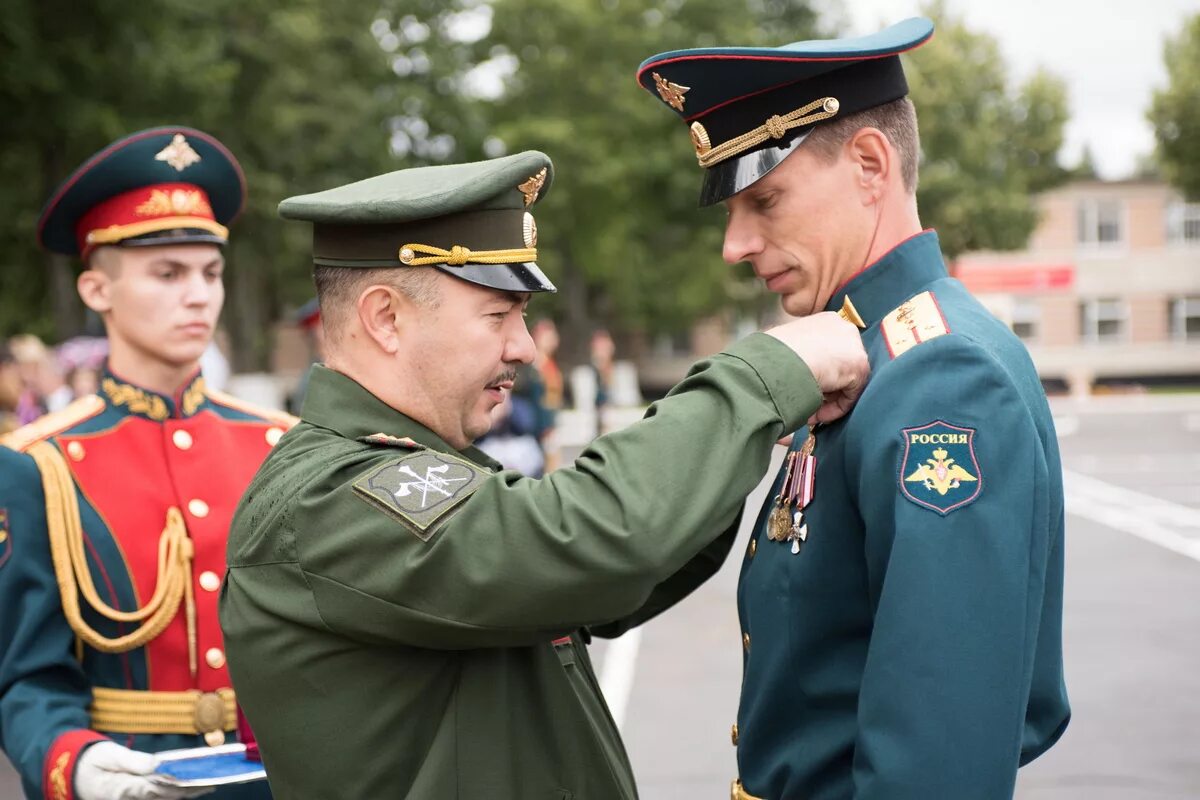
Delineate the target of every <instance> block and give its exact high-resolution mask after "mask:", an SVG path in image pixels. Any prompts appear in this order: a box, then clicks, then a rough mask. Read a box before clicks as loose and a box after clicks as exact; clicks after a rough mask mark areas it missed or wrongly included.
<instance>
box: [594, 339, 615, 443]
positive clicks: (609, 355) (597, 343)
mask: <svg viewBox="0 0 1200 800" xmlns="http://www.w3.org/2000/svg"><path fill="white" fill-rule="evenodd" d="M589 352H590V354H591V362H590V365H591V368H592V373H593V375H594V376H595V378H596V435H597V436H599V435H600V434H602V433H604V432H605V430H606V429H605V427H604V410H605V409H606V408H608V406H609V404H610V403H611V402H612V390H613V385H612V381H613V359H614V357H615V356H616V352H617V345H616V343H615V342H613V338H612V335H611V334H610V333H609V332H608V331H606V330H604V329H603V328H601V329H600V330H597V331H593V332H592V340H591V348H590V351H589Z"/></svg>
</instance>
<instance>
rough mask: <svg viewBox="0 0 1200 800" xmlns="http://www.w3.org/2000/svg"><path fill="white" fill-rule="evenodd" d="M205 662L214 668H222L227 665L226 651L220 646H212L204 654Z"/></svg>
mask: <svg viewBox="0 0 1200 800" xmlns="http://www.w3.org/2000/svg"><path fill="white" fill-rule="evenodd" d="M204 663H206V664H208V665H209V666H210V667H212V668H213V669H220V668H221V667H223V666H225V653H224V652H223V651H222V650H221V648H219V647H210V648H208V652H206V653H205V654H204Z"/></svg>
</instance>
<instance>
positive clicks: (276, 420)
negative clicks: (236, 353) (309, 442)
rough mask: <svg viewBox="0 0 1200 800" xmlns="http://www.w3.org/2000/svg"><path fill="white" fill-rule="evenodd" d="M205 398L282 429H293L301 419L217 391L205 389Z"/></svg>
mask: <svg viewBox="0 0 1200 800" xmlns="http://www.w3.org/2000/svg"><path fill="white" fill-rule="evenodd" d="M204 394H205V396H207V397H208V399H209V400H211V401H212V402H214V403H216V404H218V405H222V406H225V407H227V408H232V409H233V410H234V411H241V412H242V413H243V414H250V415H252V416H255V417H261V418H262V419H263V420H265V421H267V422H269V423H271V424H272V425H278V426H279V427H281V428H285V429H291V427H292V426H293V425H295V424H296V423H297V422H299V421H300V418H299V417H293V416H292V415H291V414H289V413H287V412H286V411H280V410H279V409H277V408H267V407H266V406H260V405H256V404H254V403H247V402H246V401H245V400H242V399H240V398H237V397H234V396H233V395H231V394H225V393H224V392H218V391H216V390H215V389H205V390H204Z"/></svg>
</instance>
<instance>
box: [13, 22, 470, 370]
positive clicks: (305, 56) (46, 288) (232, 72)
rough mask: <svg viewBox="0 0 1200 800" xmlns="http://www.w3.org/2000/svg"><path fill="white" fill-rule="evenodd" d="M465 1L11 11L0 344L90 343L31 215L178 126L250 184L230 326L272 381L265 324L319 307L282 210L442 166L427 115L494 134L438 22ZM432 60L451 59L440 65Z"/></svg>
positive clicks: (66, 262)
mask: <svg viewBox="0 0 1200 800" xmlns="http://www.w3.org/2000/svg"><path fill="white" fill-rule="evenodd" d="M466 3H469V0H465V3H459V2H455V1H454V0H443V1H442V2H435V1H434V0H418V2H415V3H414V2H412V0H396V2H395V3H394V5H395V6H396V7H397V9H396V10H395V11H393V10H391V9H389V8H388V7H387V6H386V5H385V6H384V7H382V8H381V6H380V4H379V3H378V2H376V1H375V0H371V1H370V2H368V0H345V2H341V3H337V4H331V3H328V2H325V1H324V0H287V2H284V0H211V2H208V3H205V4H202V5H197V4H196V3H191V2H185V0H159V1H158V2H155V3H151V4H141V5H139V6H137V7H136V8H133V7H130V6H128V5H127V4H123V3H117V2H115V0H100V2H96V3H90V4H84V5H83V6H76V5H73V4H68V3H66V2H64V0H9V2H7V3H5V4H4V10H3V16H2V17H0V75H2V76H3V80H2V81H0V106H2V107H3V108H5V110H6V113H5V114H4V115H0V180H2V181H3V183H4V185H5V186H6V191H5V192H4V193H0V245H3V246H4V248H5V250H4V252H5V256H6V263H5V264H4V267H3V269H0V335H3V334H5V333H12V332H14V331H16V330H34V331H36V332H38V333H41V334H43V335H45V336H47V337H49V338H63V337H66V336H69V335H72V334H74V333H76V332H78V331H79V329H80V325H81V320H82V315H81V313H80V306H79V303H78V299H77V297H76V294H75V290H74V271H75V268H76V267H75V265H74V264H72V263H71V260H70V259H66V258H59V257H47V256H45V255H44V254H42V253H39V252H38V251H37V250H36V249H35V245H34V241H33V238H34V236H33V231H34V224H35V221H36V217H37V214H38V210H39V209H40V208H41V206H42V203H43V202H44V201H45V199H46V198H47V197H48V196H49V194H50V193H51V191H52V190H53V188H54V187H55V186H56V185H57V184H58V183H59V182H60V181H61V180H62V179H63V178H65V177H66V175H67V174H68V173H69V172H70V171H71V170H72V169H73V168H74V167H75V166H76V165H77V164H78V163H80V162H81V161H82V160H83V159H84V158H86V157H87V156H88V155H90V154H91V153H92V152H94V151H95V150H97V149H99V148H100V147H101V146H103V145H104V144H106V143H107V142H109V141H111V140H112V139H114V138H116V137H118V136H121V135H124V134H126V133H129V132H131V131H134V130H137V129H139V128H144V127H149V126H152V125H160V124H165V123H179V124H186V125H192V126H194V127H197V128H200V129H203V130H206V131H208V132H210V133H212V134H214V135H215V136H217V137H218V138H219V139H221V140H222V141H223V142H224V143H225V144H227V145H228V146H229V148H230V150H231V151H232V152H233V153H234V154H235V155H236V156H237V157H238V159H239V161H240V162H241V163H242V166H243V168H244V169H245V172H246V179H247V186H248V190H249V196H248V199H247V204H246V209H245V211H244V212H243V214H242V216H241V218H240V219H239V220H238V221H237V222H236V223H235V224H234V226H233V228H232V234H231V243H230V246H229V248H228V253H227V257H228V261H229V270H228V273H227V275H228V280H227V289H228V291H227V301H226V313H225V315H224V324H225V326H226V327H227V328H228V330H229V332H230V334H231V337H232V341H233V357H234V366H235V367H236V368H237V369H241V370H247V369H260V368H263V367H265V366H267V362H268V355H269V350H270V345H271V337H270V329H271V323H273V322H274V321H275V320H277V319H278V318H279V316H280V314H281V312H282V311H283V310H284V308H285V307H287V306H290V305H296V304H298V303H300V302H302V301H303V300H304V299H306V298H307V297H308V296H310V295H311V293H312V282H311V278H310V274H311V270H310V264H311V261H310V258H309V248H310V243H309V238H308V237H309V234H308V231H307V229H306V228H305V226H302V225H291V224H286V223H283V222H281V221H280V220H279V219H278V217H277V216H276V214H275V207H276V205H277V204H278V202H279V201H280V200H281V199H282V198H283V197H286V196H288V195H290V194H295V193H299V192H308V191H317V190H320V189H325V188H329V187H331V186H335V185H338V184H341V183H347V182H349V181H353V180H358V179H361V178H365V177H369V176H371V175H373V174H377V173H379V172H383V171H386V170H388V169H398V168H400V167H403V166H409V165H412V164H416V163H424V162H426V161H428V160H431V159H433V160H435V159H436V158H437V157H438V156H439V155H441V156H442V157H448V156H449V155H451V154H452V152H453V150H454V144H453V141H451V142H450V144H449V145H448V146H447V144H446V141H445V139H444V138H439V135H438V134H437V133H436V131H428V130H427V131H425V132H424V133H423V132H422V130H420V126H419V125H418V124H417V123H418V122H420V123H421V124H425V123H424V122H423V121H422V114H425V112H426V110H427V109H428V110H429V113H428V114H425V116H427V117H428V118H429V119H430V120H432V121H433V122H434V123H435V124H436V123H437V122H439V120H440V117H439V115H441V116H443V117H451V118H454V119H456V120H465V121H466V123H465V124H473V125H474V126H475V127H476V128H482V127H483V124H482V123H481V122H480V121H479V119H478V117H479V115H478V113H475V114H474V116H472V113H471V111H470V108H467V107H465V105H464V104H460V103H459V102H458V100H459V98H458V95H457V94H456V93H455V92H454V91H453V77H454V74H455V73H456V72H462V71H464V70H465V69H467V68H468V66H469V65H463V64H462V63H460V61H459V60H458V59H459V58H460V57H467V56H469V55H470V54H469V53H463V52H461V51H460V50H459V49H456V47H457V43H456V42H455V41H453V40H452V37H451V36H450V35H449V34H448V33H447V32H446V31H445V26H444V25H442V24H441V23H442V21H443V20H444V19H445V18H447V17H448V16H450V15H453V14H454V13H456V12H457V11H459V10H461V8H462V7H464V5H465V4H466ZM401 7H403V8H405V9H407V10H405V11H404V13H403V14H401V13H400V10H399V9H400V8H401ZM414 11H415V12H416V13H423V14H426V15H427V17H428V18H429V21H430V22H431V24H430V25H428V26H426V25H424V24H423V23H421V22H419V21H418V20H417V17H416V16H415V15H414ZM422 48H424V49H427V50H429V51H431V52H438V53H439V54H441V55H440V56H439V58H438V59H437V61H436V63H433V61H434V60H433V59H430V58H428V57H425V56H423V55H422V52H421V50H422ZM451 56H453V57H451ZM447 81H450V82H451V83H450V84H449V85H448V84H447V83H446V82H447ZM464 102H465V101H464ZM476 105H477V104H476ZM460 127H461V126H460ZM426 134H427V135H426Z"/></svg>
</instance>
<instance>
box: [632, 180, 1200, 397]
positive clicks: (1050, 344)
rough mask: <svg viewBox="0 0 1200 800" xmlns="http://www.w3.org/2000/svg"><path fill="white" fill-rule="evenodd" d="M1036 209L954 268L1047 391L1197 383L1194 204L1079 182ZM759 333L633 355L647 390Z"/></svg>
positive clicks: (728, 331) (691, 338) (697, 333)
mask: <svg viewBox="0 0 1200 800" xmlns="http://www.w3.org/2000/svg"><path fill="white" fill-rule="evenodd" d="M1038 202H1039V205H1040V208H1041V214H1042V216H1041V222H1040V223H1039V225H1038V227H1037V229H1036V230H1035V231H1034V233H1033V235H1032V237H1031V238H1030V241H1029V246H1028V248H1026V249H1025V250H1020V251H1013V252H997V253H991V252H979V253H970V254H967V255H964V256H962V257H961V258H960V259H958V261H957V263H955V264H954V265H953V267H952V268H953V270H954V272H955V275H956V277H958V278H959V279H960V280H962V281H963V282H964V283H965V284H966V285H967V287H968V288H970V289H971V291H972V292H973V293H974V294H975V295H976V296H977V297H979V298H980V300H981V301H982V302H983V303H984V304H985V305H986V306H987V307H988V308H989V309H991V311H992V313H994V314H996V316H998V317H999V318H1000V319H1003V320H1004V321H1006V322H1008V323H1009V324H1010V325H1011V326H1012V328H1013V330H1014V331H1015V332H1016V333H1017V335H1018V336H1020V337H1021V339H1022V340H1024V342H1025V344H1026V346H1027V347H1028V348H1029V351H1030V353H1031V354H1032V355H1033V358H1034V361H1035V362H1036V363H1037V366H1038V371H1039V372H1040V373H1041V376H1042V379H1043V381H1044V382H1045V383H1046V385H1047V388H1048V389H1050V390H1051V391H1055V390H1057V391H1065V390H1067V389H1070V390H1071V391H1072V392H1076V393H1084V392H1087V391H1090V390H1091V389H1092V388H1093V387H1095V386H1097V385H1109V386H1112V385H1115V384H1125V385H1129V384H1138V385H1146V384H1171V383H1175V384H1182V385H1190V386H1200V203H1185V202H1183V199H1182V197H1181V196H1180V195H1179V193H1178V192H1176V191H1175V190H1173V189H1172V188H1171V187H1170V186H1168V185H1167V184H1165V183H1162V182H1160V181H1148V180H1147V181H1142V180H1137V181H1078V182H1075V183H1070V184H1067V185H1065V186H1062V187H1060V188H1058V189H1055V190H1053V191H1050V192H1046V193H1045V194H1043V195H1041V196H1040V197H1039V198H1038ZM781 320H782V317H780V320H779V321H781ZM774 321H776V320H769V322H774ZM756 327H757V326H756V325H755V323H754V322H753V321H744V320H743V321H734V320H733V319H731V318H730V317H729V316H726V317H723V318H714V319H709V320H705V321H704V322H701V323H699V324H697V325H695V326H693V328H692V329H691V330H690V331H688V332H686V333H683V334H680V335H678V336H675V337H662V338H660V339H659V340H657V341H655V342H653V343H650V344H649V346H647V347H644V348H642V349H641V350H640V352H638V353H637V356H638V357H637V364H638V372H639V377H640V379H641V382H642V385H643V388H644V390H645V392H646V394H647V395H648V396H649V397H656V396H659V395H660V394H661V392H662V391H665V390H666V389H667V388H669V387H670V386H671V385H672V384H673V383H675V381H677V380H679V379H680V378H682V377H683V375H684V374H685V372H686V369H687V367H688V366H689V365H690V364H691V363H692V362H693V361H694V360H695V359H696V358H699V357H701V356H704V355H707V354H709V353H714V352H717V351H719V350H721V349H722V348H723V347H725V346H726V345H727V344H728V343H729V342H730V341H732V340H733V339H735V338H738V337H740V336H744V335H746V334H747V333H749V332H750V331H751V330H754V329H755V328H756Z"/></svg>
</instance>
